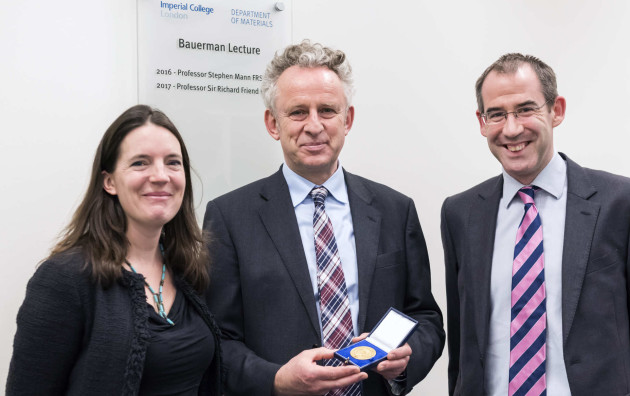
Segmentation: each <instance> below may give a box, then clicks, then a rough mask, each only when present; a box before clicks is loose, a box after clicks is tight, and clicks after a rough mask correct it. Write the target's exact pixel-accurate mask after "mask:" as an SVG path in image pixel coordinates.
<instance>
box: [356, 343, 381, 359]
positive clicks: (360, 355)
mask: <svg viewBox="0 0 630 396" xmlns="http://www.w3.org/2000/svg"><path fill="white" fill-rule="evenodd" d="M350 356H352V357H353V358H355V359H358V360H367V359H372V358H373V357H374V356H376V351H375V350H374V348H370V347H368V346H358V347H356V348H352V350H351V351H350Z"/></svg>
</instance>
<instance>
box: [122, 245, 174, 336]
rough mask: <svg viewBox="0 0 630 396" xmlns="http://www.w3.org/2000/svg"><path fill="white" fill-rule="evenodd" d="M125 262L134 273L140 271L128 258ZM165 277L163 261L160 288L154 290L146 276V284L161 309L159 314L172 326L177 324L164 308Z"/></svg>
mask: <svg viewBox="0 0 630 396" xmlns="http://www.w3.org/2000/svg"><path fill="white" fill-rule="evenodd" d="M161 247H162V246H161V245H160V248H161ZM125 263H126V264H127V265H128V266H129V268H131V270H132V271H133V273H134V274H137V273H138V271H136V269H135V268H133V265H131V263H130V262H129V261H127V259H125ZM165 277H166V263H162V279H160V287H159V288H158V292H157V293H156V292H155V291H154V290H153V288H152V287H151V285H149V282H147V279H146V278H144V284H145V285H147V287H148V288H149V291H150V292H151V294H152V295H153V301H155V305H156V306H157V308H158V311H159V312H158V314H159V315H160V316H161V317H163V318H164V319H165V320H166V321H167V322H168V323H169V324H170V325H171V326H175V323H173V321H172V320H170V319H169V318H168V316H167V315H166V311H165V310H164V299H163V298H162V289H163V288H164V278H165Z"/></svg>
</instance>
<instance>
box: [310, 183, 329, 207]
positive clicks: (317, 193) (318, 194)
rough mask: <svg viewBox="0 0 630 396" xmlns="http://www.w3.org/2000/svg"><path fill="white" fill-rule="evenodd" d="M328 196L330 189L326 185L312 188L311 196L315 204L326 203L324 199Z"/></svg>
mask: <svg viewBox="0 0 630 396" xmlns="http://www.w3.org/2000/svg"><path fill="white" fill-rule="evenodd" d="M327 196H328V190H327V189H326V187H324V186H320V187H314V188H313V189H312V190H311V198H313V201H314V202H315V205H322V206H323V205H324V201H325V200H326V197H327Z"/></svg>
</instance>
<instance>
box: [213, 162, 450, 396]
mask: <svg viewBox="0 0 630 396" xmlns="http://www.w3.org/2000/svg"><path fill="white" fill-rule="evenodd" d="M344 176H345V180H346V186H347V190H348V198H349V202H350V211H351V214H352V222H353V226H354V236H355V243H356V253H357V262H358V264H357V265H358V274H359V315H358V329H359V331H360V333H361V332H368V331H370V330H371V329H372V327H373V326H374V325H376V323H377V322H378V321H379V319H380V318H381V316H382V315H384V314H385V312H386V311H387V310H388V309H389V307H395V308H397V309H399V310H401V311H403V312H405V313H406V314H407V315H410V316H412V317H414V318H415V319H417V320H418V321H419V323H420V326H419V327H418V330H417V331H416V332H415V333H414V334H413V336H412V337H411V338H410V339H409V341H408V343H409V345H410V346H411V348H412V350H413V353H412V356H411V360H410V362H409V365H408V367H407V389H408V390H409V389H411V387H412V386H413V385H415V384H416V383H418V382H419V381H420V380H421V379H422V378H424V377H425V376H426V375H427V373H428V372H429V370H430V369H431V367H432V366H433V363H435V361H436V360H437V358H438V357H439V356H440V355H441V353H442V349H443V347H444V330H443V324H442V314H441V312H440V309H439V308H438V306H437V304H436V302H435V300H434V298H433V295H432V294H431V276H430V272H429V258H428V255H427V250H426V245H425V241H424V236H423V234H422V230H421V228H420V222H419V221H418V215H417V213H416V209H415V206H414V204H413V201H412V200H411V199H410V198H408V197H405V196H403V195H402V194H400V193H398V192H396V191H394V190H392V189H390V188H388V187H385V186H383V185H381V184H377V183H374V182H371V181H369V180H366V179H363V178H361V177H358V176H354V175H351V174H349V173H347V172H345V171H344ZM204 229H206V230H209V231H210V232H211V237H212V238H213V239H214V243H211V245H210V250H211V256H212V259H213V260H212V266H213V268H212V270H211V277H212V279H211V285H210V289H209V292H208V303H209V305H210V307H211V310H212V312H213V313H215V315H216V316H217V319H218V322H219V325H220V327H221V330H222V332H223V337H224V340H225V342H224V343H223V345H222V346H223V361H224V362H225V366H226V371H227V376H226V386H227V392H226V394H227V395H248V396H251V395H265V396H269V395H271V394H272V388H273V381H274V378H275V374H276V372H277V371H278V369H279V368H280V366H281V365H283V364H285V363H286V362H288V361H289V360H290V359H291V358H293V357H294V356H296V355H297V354H298V353H300V352H302V351H303V350H306V349H310V348H313V347H315V346H318V344H320V343H321V336H320V327H319V321H318V316H317V308H316V301H315V297H314V295H313V287H312V285H311V280H310V277H309V271H308V267H307V264H306V257H305V254H304V248H303V246H302V239H301V237H300V232H299V229H298V224H297V219H296V216H295V211H294V208H293V204H292V202H291V198H290V195H289V188H288V186H287V183H286V181H285V179H284V176H283V174H282V171H281V170H280V171H278V172H276V173H275V174H273V175H272V176H270V177H267V178H265V179H261V180H259V181H256V182H254V183H252V184H249V185H247V186H244V187H241V188H239V189H237V190H235V191H232V192H230V193H228V194H226V195H223V196H221V197H219V198H217V199H215V200H213V201H210V202H209V203H208V205H207V208H206V215H205V219H204ZM387 394H388V392H387V391H386V390H385V381H384V379H383V378H382V377H381V376H380V375H377V374H376V373H371V374H370V375H369V378H368V379H367V380H365V381H364V393H363V395H364V396H371V395H374V396H376V395H387Z"/></svg>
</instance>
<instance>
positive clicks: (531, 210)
mask: <svg viewBox="0 0 630 396" xmlns="http://www.w3.org/2000/svg"><path fill="white" fill-rule="evenodd" d="M536 190H538V187H535V186H532V187H530V186H526V187H523V188H521V189H520V190H519V191H518V195H519V196H520V198H521V199H522V200H523V203H524V204H525V214H524V215H523V219H522V220H521V224H520V225H519V226H518V231H517V233H516V247H515V249H514V263H513V266H512V319H511V320H512V321H511V323H510V384H509V388H508V389H509V391H508V394H509V396H513V395H514V396H520V395H528V396H530V395H546V394H547V390H546V389H547V384H546V378H545V362H546V338H547V331H546V328H547V310H546V297H545V267H544V261H545V254H544V252H543V232H542V224H541V222H540V215H539V214H538V209H537V208H536V204H535V203H534V191H536Z"/></svg>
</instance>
